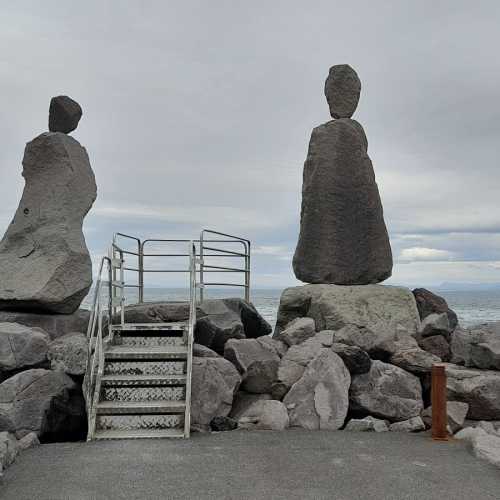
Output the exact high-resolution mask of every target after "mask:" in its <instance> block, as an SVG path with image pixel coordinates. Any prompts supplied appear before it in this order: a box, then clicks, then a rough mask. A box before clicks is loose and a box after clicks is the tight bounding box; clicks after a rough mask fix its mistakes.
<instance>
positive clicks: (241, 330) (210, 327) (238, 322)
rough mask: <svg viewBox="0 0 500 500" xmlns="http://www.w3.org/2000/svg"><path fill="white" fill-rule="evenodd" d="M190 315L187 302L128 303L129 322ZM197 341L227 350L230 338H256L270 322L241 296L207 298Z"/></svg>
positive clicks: (201, 308)
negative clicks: (225, 346) (226, 346)
mask: <svg viewBox="0 0 500 500" xmlns="http://www.w3.org/2000/svg"><path fill="white" fill-rule="evenodd" d="M188 317H189V304H188V303H187V302H155V303H146V304H137V305H131V306H128V307H127V308H126V309H125V320H126V321H127V322H128V323H148V322H160V323H163V322H168V321H184V320H186V319H187V318H188ZM196 317H197V323H196V329H195V334H194V335H195V341H196V342H197V343H198V344H201V345H204V346H206V347H209V348H210V349H212V350H214V351H215V352H217V353H218V354H221V355H222V354H224V345H225V344H226V342H227V341H228V340H229V339H233V338H234V339H244V338H257V337H261V336H264V335H269V334H270V333H271V330H272V329H271V326H270V325H269V323H267V321H266V320H265V319H264V318H263V317H262V316H261V315H260V314H259V313H258V311H257V310H256V309H255V307H254V306H253V304H251V303H249V302H246V301H245V300H243V299H239V298H230V299H208V300H204V301H203V302H202V303H201V304H198V307H197V311H196Z"/></svg>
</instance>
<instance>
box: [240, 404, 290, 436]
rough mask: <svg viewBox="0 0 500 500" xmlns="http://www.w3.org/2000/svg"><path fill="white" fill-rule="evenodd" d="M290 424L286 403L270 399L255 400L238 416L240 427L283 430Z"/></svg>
mask: <svg viewBox="0 0 500 500" xmlns="http://www.w3.org/2000/svg"><path fill="white" fill-rule="evenodd" d="M288 425H289V418H288V412H287V409H286V407H285V405H284V404H283V403H282V402H281V401H275V400H270V399H268V400H265V399H261V400H259V401H255V402H254V403H252V404H251V405H250V406H249V407H248V408H246V410H245V411H243V412H242V414H241V415H240V416H239V418H238V426H239V428H241V429H248V430H268V431H283V430H285V429H286V428H287V427H288Z"/></svg>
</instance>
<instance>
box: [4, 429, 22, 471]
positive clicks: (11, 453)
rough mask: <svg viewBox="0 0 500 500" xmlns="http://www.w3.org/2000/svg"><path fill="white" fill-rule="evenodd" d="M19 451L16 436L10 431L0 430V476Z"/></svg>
mask: <svg viewBox="0 0 500 500" xmlns="http://www.w3.org/2000/svg"><path fill="white" fill-rule="evenodd" d="M19 451H20V447H19V443H18V441H17V439H16V437H15V436H14V435H13V434H11V433H10V432H0V476H1V474H2V472H3V470H4V469H6V468H7V467H8V466H9V465H11V464H12V463H13V462H14V460H15V459H16V457H17V455H18V453H19Z"/></svg>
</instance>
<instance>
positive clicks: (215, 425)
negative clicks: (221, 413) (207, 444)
mask: <svg viewBox="0 0 500 500" xmlns="http://www.w3.org/2000/svg"><path fill="white" fill-rule="evenodd" d="M237 428H238V422H236V420H233V419H232V418H229V417H214V418H213V419H212V420H211V421H210V430H211V431H214V432H225V431H234V430H235V429H237Z"/></svg>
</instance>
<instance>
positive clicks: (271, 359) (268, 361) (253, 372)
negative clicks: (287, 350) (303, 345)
mask: <svg viewBox="0 0 500 500" xmlns="http://www.w3.org/2000/svg"><path fill="white" fill-rule="evenodd" d="M224 357H225V358H226V359H227V360H229V361H231V363H233V364H234V366H236V368H237V369H238V371H239V372H240V374H241V377H242V385H241V387H242V389H243V390H245V391H247V392H252V393H256V394H265V393H269V392H270V391H271V388H272V386H273V384H274V383H275V382H276V379H277V376H278V365H279V363H280V357H279V356H278V355H277V354H276V353H275V352H273V351H272V350H270V349H269V348H268V347H267V346H266V345H262V343H260V342H259V339H240V340H238V339H230V340H228V341H227V343H226V346H225V348H224Z"/></svg>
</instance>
